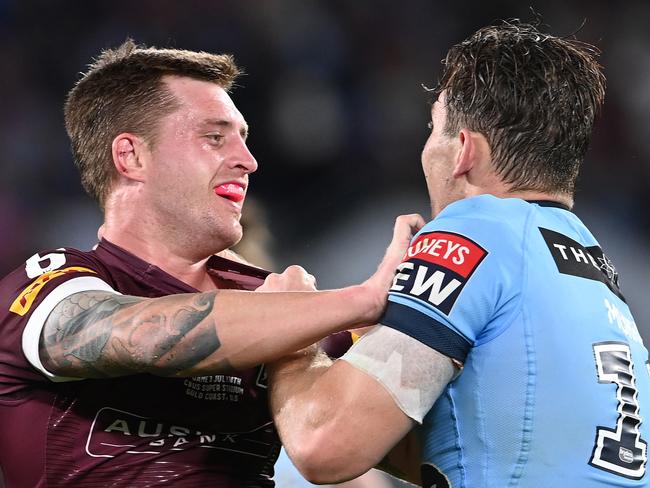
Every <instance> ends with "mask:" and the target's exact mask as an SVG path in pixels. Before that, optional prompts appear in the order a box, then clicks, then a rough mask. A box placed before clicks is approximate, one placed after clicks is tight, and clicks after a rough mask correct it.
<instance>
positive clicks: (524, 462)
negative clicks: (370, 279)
mask: <svg viewBox="0 0 650 488" xmlns="http://www.w3.org/2000/svg"><path fill="white" fill-rule="evenodd" d="M382 323H383V324H385V325H387V326H390V327H392V328H394V329H397V330H399V331H402V332H404V333H406V334H408V335H410V336H412V337H415V338H416V339H418V340H420V341H421V342H423V343H425V344H427V345H429V346H430V347H432V348H434V349H436V350H438V351H440V352H442V353H443V354H445V355H447V356H449V357H451V358H454V359H456V360H457V361H459V362H461V363H463V364H464V368H463V371H462V374H461V375H460V376H459V377H458V378H457V379H456V380H455V381H453V382H452V383H450V384H449V386H448V387H447V388H446V390H445V391H444V392H443V393H442V395H441V396H440V398H439V399H438V401H437V402H436V404H435V405H434V406H433V408H432V409H431V411H430V412H429V414H428V415H427V416H426V417H425V419H424V423H423V425H422V440H423V463H424V464H423V478H424V481H425V485H424V486H425V487H434V486H435V487H436V488H443V487H448V486H452V487H455V488H456V487H469V488H476V487H499V488H501V487H510V486H517V487H531V488H541V487H554V488H555V487H571V488H573V487H579V488H583V487H584V488H588V487H602V486H625V487H639V486H650V475H648V474H647V473H646V461H647V457H648V452H647V441H648V440H650V421H649V420H650V373H649V371H648V364H647V362H648V351H647V350H646V348H645V347H644V345H643V342H642V340H641V337H640V336H639V333H638V330H637V327H636V324H635V323H634V319H633V318H632V315H631V314H630V310H629V308H628V306H627V305H626V303H625V300H624V298H623V295H622V294H621V292H620V289H619V286H618V274H617V272H616V269H615V268H614V266H613V265H612V263H611V261H610V260H609V259H608V258H607V257H606V256H605V255H604V254H603V252H602V250H601V249H600V247H599V246H598V243H597V242H596V239H595V238H594V237H593V236H592V235H591V233H590V232H589V231H588V230H587V228H586V227H585V226H584V225H583V224H582V222H580V220H579V219H578V218H577V217H576V216H575V215H574V214H573V213H571V212H570V211H569V210H568V209H566V208H564V207H562V206H561V205H559V204H555V203H551V202H526V201H524V200H520V199H512V198H511V199H499V198H496V197H493V196H490V195H483V196H479V197H474V198H469V199H464V200H461V201H458V202H455V203H453V204H451V205H449V206H448V207H447V208H445V210H444V211H443V212H441V213H440V215H438V217H437V218H436V219H434V220H433V221H431V222H429V223H428V224H427V225H426V226H425V227H424V228H423V229H422V230H421V231H420V232H419V233H418V235H417V236H416V237H415V238H414V239H413V241H412V243H411V246H410V248H409V251H408V253H407V255H406V258H405V261H404V262H403V263H402V264H401V265H400V268H399V271H398V274H397V275H396V277H395V281H394V284H393V287H392V289H391V292H390V297H389V305H388V308H387V311H386V314H385V316H384V317H383V319H382Z"/></svg>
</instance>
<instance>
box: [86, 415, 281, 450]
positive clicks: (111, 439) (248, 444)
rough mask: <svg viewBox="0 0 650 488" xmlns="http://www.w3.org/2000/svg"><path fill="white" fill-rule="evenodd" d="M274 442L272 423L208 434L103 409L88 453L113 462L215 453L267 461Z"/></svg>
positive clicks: (88, 443)
mask: <svg viewBox="0 0 650 488" xmlns="http://www.w3.org/2000/svg"><path fill="white" fill-rule="evenodd" d="M273 441H274V429H273V425H272V423H270V422H269V423H267V424H263V425H260V426H258V427H257V428H255V429H253V430H249V431H244V432H206V431H199V430H196V429H194V428H192V427H189V426H183V425H174V424H170V423H166V422H161V421H158V420H155V419H152V418H149V417H144V416H142V415H137V414H134V413H131V412H125V411H124V410H118V409H116V408H111V407H104V408H101V409H100V410H99V411H98V412H97V414H96V415H95V419H94V420H93V423H92V427H91V429H90V432H89V434H88V439H87V441H86V452H87V453H88V455H90V456H92V457H105V458H112V457H116V456H120V455H122V456H123V455H128V454H133V455H137V456H138V457H142V456H143V455H150V456H157V455H161V454H163V455H164V454H165V453H169V452H174V451H175V452H182V451H194V450H197V449H199V450H200V449H216V450H220V451H230V452H233V453H237V454H244V455H248V456H252V457H256V458H262V459H266V458H267V457H268V456H269V451H270V449H271V448H272V447H273Z"/></svg>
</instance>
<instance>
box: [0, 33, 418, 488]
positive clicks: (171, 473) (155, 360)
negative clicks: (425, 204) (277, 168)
mask: <svg viewBox="0 0 650 488" xmlns="http://www.w3.org/2000/svg"><path fill="white" fill-rule="evenodd" d="M237 74H238V69H237V67H236V66H235V64H234V62H233V60H232V59H231V58H230V57H228V56H222V55H212V54H207V53H197V52H190V51H181V50H161V49H153V48H145V47H137V46H136V45H135V44H134V43H133V42H131V41H127V42H126V43H125V44H123V45H122V46H121V47H119V48H118V49H115V50H107V51H105V52H103V53H102V54H101V55H100V56H99V57H98V58H97V60H96V61H95V62H94V63H93V65H92V66H91V67H90V69H89V70H88V72H87V73H86V74H85V75H83V77H82V78H81V80H80V81H79V82H78V83H77V85H76V86H75V87H74V89H73V90H71V92H70V94H69V96H68V100H67V102H66V107H65V115H66V128H67V130H68V134H69V136H70V139H71V142H72V148H73V152H74V156H75V161H76V163H77V166H78V167H79V170H80V173H81V180H82V183H83V185H84V187H85V188H86V190H87V191H88V192H89V193H90V194H91V195H92V196H93V197H95V198H96V199H97V201H98V202H99V204H100V206H101V207H102V209H103V211H104V217H105V221H104V225H103V228H102V239H101V241H100V242H99V244H98V246H97V247H96V248H95V249H94V250H92V251H89V252H82V251H77V250H74V249H55V250H49V251H44V252H40V253H37V254H35V255H34V256H32V257H31V258H29V259H28V260H27V261H26V263H25V265H24V266H21V267H20V268H19V269H17V270H16V271H14V272H13V273H11V274H10V275H8V276H7V277H6V278H5V279H4V280H3V281H2V282H1V283H0V330H1V335H0V432H1V433H2V435H0V467H1V469H2V473H3V476H4V483H5V485H6V486H7V487H8V488H11V487H26V486H30V487H34V486H36V487H38V486H48V487H56V486H75V487H89V486H98V485H109V486H113V487H119V486H123V487H144V486H152V485H156V486H174V487H190V486H191V487H205V486H212V487H257V486H260V487H265V486H273V481H272V475H273V469H272V466H273V463H274V461H275V457H276V455H277V451H278V448H279V444H278V438H277V435H276V432H275V429H274V427H273V424H272V422H271V418H270V415H269V413H268V409H267V398H266V384H265V380H266V377H265V373H264V369H263V367H261V366H260V365H261V364H263V363H265V362H267V361H271V360H274V359H277V358H279V357H281V356H283V355H285V354H287V353H290V352H292V351H295V350H298V349H300V348H302V347H305V346H307V345H309V344H311V343H313V342H315V341H317V340H319V339H321V338H323V337H325V336H327V335H328V334H331V333H334V332H337V331H342V330H345V329H349V328H353V327H358V326H361V325H367V324H372V323H374V321H376V320H377V318H378V317H379V316H380V314H381V312H382V310H383V309H384V306H385V302H386V296H387V290H388V287H389V285H390V282H391V280H392V278H393V271H394V269H395V267H396V265H397V264H398V263H399V261H400V260H401V257H402V255H403V254H404V251H405V249H406V246H407V245H408V242H409V239H410V237H411V235H412V233H413V231H414V230H415V229H417V228H418V227H419V226H421V225H422V224H423V222H422V220H421V218H420V217H419V216H405V217H401V218H399V219H398V221H397V223H396V227H395V233H394V236H393V241H392V243H391V245H390V246H389V248H388V251H387V253H386V256H385V258H384V260H383V261H382V263H381V264H380V266H379V267H378V270H377V272H376V273H375V274H374V275H373V276H372V277H371V278H370V279H368V280H367V281H366V282H364V283H362V284H361V285H357V286H353V287H348V288H344V289H339V290H331V291H323V292H317V291H309V290H314V286H313V285H314V279H313V277H312V276H310V275H309V274H307V273H306V272H305V271H304V270H303V269H302V268H300V267H297V266H292V267H290V268H288V269H287V270H285V271H284V272H283V273H281V274H272V275H270V276H269V278H268V279H267V281H266V283H265V284H264V288H263V290H264V292H249V291H247V290H254V289H256V288H257V287H258V286H259V285H261V284H262V283H264V280H265V277H266V276H267V273H266V272H265V271H263V270H260V269H257V268H254V267H251V266H248V265H246V264H243V263H240V262H235V261H232V260H229V259H225V258H223V257H219V256H216V254H218V253H220V252H223V251H224V250H226V249H228V248H229V247H230V246H232V245H233V244H235V243H236V242H237V241H238V240H239V239H240V238H241V235H242V229H241V225H240V222H239V220H240V216H241V210H242V204H243V202H244V199H245V196H246V192H247V190H248V183H249V180H248V175H249V174H251V173H252V172H254V171H255V170H256V168H257V162H256V160H255V158H254V157H253V156H252V155H251V153H250V152H249V150H248V148H247V146H246V136H247V132H248V127H247V124H246V122H245V120H244V118H243V116H242V114H241V113H240V112H239V111H238V110H237V108H236V106H235V105H234V103H233V102H232V100H231V98H230V97H229V95H228V90H229V88H230V87H231V85H232V83H233V81H234V79H235V78H236V76H237ZM278 289H279V290H282V289H304V290H307V291H302V292H276V293H270V292H269V291H273V290H278Z"/></svg>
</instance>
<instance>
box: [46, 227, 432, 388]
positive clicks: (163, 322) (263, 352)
mask: <svg viewBox="0 0 650 488" xmlns="http://www.w3.org/2000/svg"><path fill="white" fill-rule="evenodd" d="M422 224H423V221H422V218H421V217H419V216H404V217H401V218H398V220H397V222H396V225H395V231H394V234H393V240H392V242H391V244H390V246H389V247H388V250H387V251H386V255H385V257H384V259H383V261H382V263H381V264H380V265H379V267H378V268H377V271H376V272H375V274H374V275H373V276H372V277H371V278H370V279H368V280H367V281H366V282H364V283H363V284H361V285H357V286H352V287H348V288H343V289H339V290H329V291H319V292H317V291H287V292H276V293H268V292H245V291H237V290H219V291H212V292H206V293H191V294H179V295H170V296H166V297H160V298H139V297H132V296H122V295H118V294H113V293H108V292H100V291H88V292H82V293H77V294H75V295H72V296H70V297H68V298H66V299H64V300H62V301H61V302H60V303H59V304H58V305H57V306H56V307H55V308H54V310H53V311H52V313H50V315H49V317H48V318H47V320H46V322H45V325H44V328H43V333H42V335H41V341H40V351H39V352H40V357H41V361H42V362H43V365H44V367H45V368H46V369H47V370H48V371H50V372H51V373H53V374H55V375H59V376H69V377H79V378H97V377H110V376H123V375H128V374H136V373H144V372H147V373H151V374H156V375H162V376H196V375H207V374H215V373H219V372H223V371H226V370H229V369H242V368H247V367H252V366H255V365H257V364H261V363H265V362H268V361H272V360H275V359H277V358H279V357H281V356H283V355H285V354H288V353H291V352H292V351H295V350H297V349H301V348H303V347H306V346H308V345H309V344H312V343H313V342H315V341H317V340H319V339H321V338H323V337H324V336H326V335H329V334H331V333H333V332H337V331H341V330H345V329H348V328H352V327H358V326H361V325H367V324H369V323H373V322H374V321H376V320H377V318H378V317H379V315H380V314H381V312H382V310H383V308H384V306H385V303H386V296H387V291H388V288H389V286H390V283H391V282H392V278H393V274H394V269H395V267H396V266H397V264H398V263H399V262H400V260H401V258H402V256H403V255H404V252H405V250H406V247H407V245H408V243H409V240H410V238H411V236H412V234H413V232H414V231H416V230H417V229H418V228H419V227H420V226H421V225H422ZM266 283H274V285H275V286H274V287H273V289H274V290H277V289H278V288H280V289H292V290H310V289H311V290H313V289H314V278H313V277H312V276H311V275H308V274H307V273H306V272H305V271H304V270H303V269H302V268H300V267H298V266H291V267H289V268H287V270H285V272H284V273H282V274H279V275H278V274H271V275H269V277H268V278H267V280H266Z"/></svg>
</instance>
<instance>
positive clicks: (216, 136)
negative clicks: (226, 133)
mask: <svg viewBox="0 0 650 488" xmlns="http://www.w3.org/2000/svg"><path fill="white" fill-rule="evenodd" d="M206 137H207V138H208V139H209V140H210V142H214V143H218V142H221V140H222V139H223V136H222V135H221V134H208V135H207V136H206Z"/></svg>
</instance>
